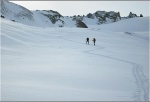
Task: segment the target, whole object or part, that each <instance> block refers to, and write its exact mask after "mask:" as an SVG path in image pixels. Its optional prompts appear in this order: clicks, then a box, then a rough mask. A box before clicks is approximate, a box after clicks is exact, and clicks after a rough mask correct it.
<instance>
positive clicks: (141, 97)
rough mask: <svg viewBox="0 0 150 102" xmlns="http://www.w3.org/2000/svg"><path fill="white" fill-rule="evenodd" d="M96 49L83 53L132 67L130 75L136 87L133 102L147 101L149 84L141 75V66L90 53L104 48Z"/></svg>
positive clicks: (142, 74)
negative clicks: (131, 74)
mask: <svg viewBox="0 0 150 102" xmlns="http://www.w3.org/2000/svg"><path fill="white" fill-rule="evenodd" d="M97 47H98V48H96V49H94V50H88V51H84V52H85V53H88V54H92V55H96V56H97V55H98V56H101V57H105V58H109V59H112V60H116V61H121V62H124V63H128V64H130V65H132V66H133V69H132V71H133V72H132V73H133V76H134V78H135V82H136V85H137V90H136V92H135V95H134V96H133V97H134V98H135V101H148V100H149V82H148V80H147V78H146V77H145V75H144V73H143V70H142V65H139V64H137V63H133V62H130V61H126V60H123V59H119V58H114V57H111V56H106V55H102V54H96V53H92V51H95V50H102V49H104V48H105V47H102V46H97Z"/></svg>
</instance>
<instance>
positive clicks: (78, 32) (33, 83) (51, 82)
mask: <svg viewBox="0 0 150 102" xmlns="http://www.w3.org/2000/svg"><path fill="white" fill-rule="evenodd" d="M148 19H149V18H147V17H144V18H139V19H138V18H135V19H130V20H124V21H120V22H116V23H112V24H105V25H102V26H92V25H91V27H90V28H88V29H81V28H67V27H63V28H59V27H45V28H43V27H34V26H28V25H24V24H21V23H17V22H12V21H9V20H6V19H1V74H2V75H1V100H2V101H148V100H149V83H148V82H149V76H148V73H149V29H148V26H147V23H148V21H147V20H148ZM131 22H135V23H138V24H135V25H134V26H130V25H131ZM123 23H126V25H123ZM141 23H142V25H141ZM68 24H69V23H68ZM115 26H116V28H115ZM139 26H140V28H139V29H135V28H138V27H139ZM121 27H126V30H124V29H122V28H121ZM125 32H126V33H125ZM86 37H89V38H90V44H89V45H86V44H85V39H86ZM94 37H95V38H96V39H97V41H96V45H95V46H94V45H93V42H92V39H93V38H94Z"/></svg>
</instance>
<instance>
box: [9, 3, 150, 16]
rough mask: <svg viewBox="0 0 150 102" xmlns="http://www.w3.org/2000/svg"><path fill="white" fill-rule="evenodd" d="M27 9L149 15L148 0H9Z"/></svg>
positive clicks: (72, 12)
mask: <svg viewBox="0 0 150 102" xmlns="http://www.w3.org/2000/svg"><path fill="white" fill-rule="evenodd" d="M11 2H14V3H16V4H19V5H22V6H23V7H26V8H27V9H29V10H54V11H57V12H59V13H60V14H61V15H63V16H73V15H87V14H88V13H95V12H96V11H115V12H120V15H121V17H124V16H128V15H129V12H133V13H135V14H137V15H138V16H139V15H140V14H142V15H143V16H149V4H150V2H149V1H11Z"/></svg>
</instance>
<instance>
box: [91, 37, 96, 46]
mask: <svg viewBox="0 0 150 102" xmlns="http://www.w3.org/2000/svg"><path fill="white" fill-rule="evenodd" d="M92 41H93V42H94V46H95V42H96V39H95V38H93V40H92Z"/></svg>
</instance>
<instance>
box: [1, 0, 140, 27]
mask: <svg viewBox="0 0 150 102" xmlns="http://www.w3.org/2000/svg"><path fill="white" fill-rule="evenodd" d="M0 13H1V17H2V18H6V19H10V20H12V21H14V22H19V23H23V24H26V25H31V26H39V27H81V28H87V27H88V26H89V25H101V24H106V23H112V22H117V21H119V20H121V16H120V13H119V12H114V11H110V12H106V11H96V12H95V13H93V14H92V13H89V14H87V15H86V16H84V15H83V16H80V15H78V16H76V15H74V16H73V17H72V16H71V17H68V16H62V15H61V14H59V13H58V12H57V11H52V10H36V11H30V10H28V9H26V8H24V7H22V6H20V5H17V4H14V3H12V2H9V1H6V0H2V1H1V12H0ZM133 17H137V16H135V14H133V13H131V12H130V14H129V16H128V17H127V18H133ZM79 22H82V23H79Z"/></svg>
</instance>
